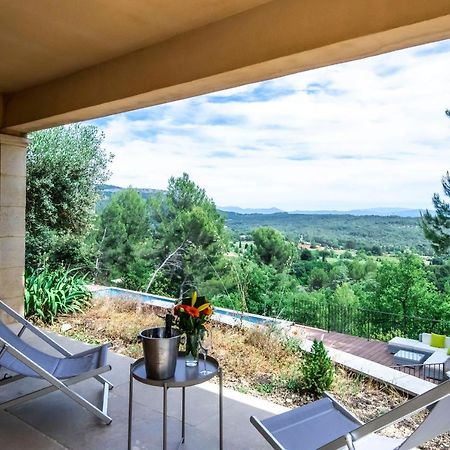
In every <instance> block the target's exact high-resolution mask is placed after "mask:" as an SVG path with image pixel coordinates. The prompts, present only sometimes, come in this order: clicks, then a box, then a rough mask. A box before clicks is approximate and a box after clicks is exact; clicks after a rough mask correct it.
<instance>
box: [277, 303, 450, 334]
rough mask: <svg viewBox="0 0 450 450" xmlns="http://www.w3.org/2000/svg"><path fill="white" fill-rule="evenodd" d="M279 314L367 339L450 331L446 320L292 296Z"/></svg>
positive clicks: (293, 319)
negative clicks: (289, 302) (287, 305)
mask: <svg viewBox="0 0 450 450" xmlns="http://www.w3.org/2000/svg"><path fill="white" fill-rule="evenodd" d="M280 316H281V317H282V318H285V319H287V320H292V321H294V322H296V323H298V324H301V325H307V326H311V327H315V328H321V329H324V330H327V331H336V332H338V333H344V334H350V335H353V336H361V337H366V338H367V339H379V340H386V341H387V340H389V339H390V338H392V337H393V336H404V337H409V338H413V339H417V338H418V335H419V334H420V333H432V332H433V333H439V334H445V335H447V336H448V335H450V320H438V319H431V318H424V317H414V316H406V315H403V314H401V313H391V312H384V311H375V310H370V309H364V308H359V307H356V306H349V305H339V304H334V303H329V302H318V301H308V300H304V299H296V300H293V301H292V303H291V304H290V305H289V307H287V308H285V309H284V310H283V312H282V313H281V315H280Z"/></svg>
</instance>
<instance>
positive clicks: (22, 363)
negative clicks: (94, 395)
mask: <svg viewBox="0 0 450 450" xmlns="http://www.w3.org/2000/svg"><path fill="white" fill-rule="evenodd" d="M0 311H3V312H4V313H6V314H7V315H8V316H10V317H11V318H13V319H14V320H15V321H16V322H18V323H19V324H20V325H21V326H22V327H21V328H20V331H19V332H18V333H17V334H16V333H14V332H13V331H12V329H11V328H10V327H9V326H7V325H5V324H4V323H3V322H2V321H1V320H0V368H3V369H5V370H6V371H7V372H8V376H7V377H4V378H3V379H2V380H0V387H1V386H4V385H6V384H9V383H12V382H14V381H17V380H19V379H21V378H24V377H32V378H40V379H43V380H45V381H47V382H48V386H46V387H44V388H41V389H39V390H37V391H33V392H30V393H28V394H24V395H22V396H20V397H17V398H13V399H11V400H8V401H4V402H3V403H0V410H4V409H7V408H11V407H13V406H17V405H19V404H22V403H24V402H26V401H29V400H33V399H35V398H38V397H41V396H42V395H45V394H49V393H50V392H54V391H57V390H59V391H61V392H63V393H64V394H66V395H67V396H68V397H69V398H71V399H72V400H74V401H75V402H77V403H78V404H79V405H81V406H82V407H83V408H85V409H86V410H88V411H89V412H91V413H92V414H94V415H95V416H97V417H98V418H99V419H101V420H102V421H103V422H105V423H106V424H110V423H111V420H112V419H111V417H109V416H108V392H109V390H110V389H112V387H113V385H112V384H111V383H110V382H109V381H107V380H105V379H104V378H103V377H101V376H100V374H102V373H104V372H107V371H109V370H111V366H109V365H107V363H106V360H107V353H108V347H109V346H110V344H105V345H101V346H98V347H95V348H91V349H89V350H86V351H84V352H81V353H77V354H72V353H70V352H69V351H67V350H66V349H65V348H63V347H62V346H61V345H59V344H58V343H57V342H55V341H54V340H53V339H51V338H50V337H49V336H47V335H46V334H45V333H43V332H42V331H41V330H39V329H38V328H36V327H35V326H34V325H33V324H31V323H30V322H28V321H27V320H25V319H24V318H23V317H22V316H20V315H19V314H17V313H16V312H15V311H14V310H13V309H11V308H10V307H9V306H7V305H6V304H5V303H4V302H2V301H0ZM25 330H29V331H30V332H32V333H33V334H34V335H36V336H37V337H38V338H40V339H41V340H42V341H44V342H45V343H47V344H48V345H50V346H51V347H52V348H53V349H55V350H57V351H58V352H59V353H60V354H61V355H62V356H53V355H50V354H47V353H44V352H42V351H40V350H38V349H37V348H35V347H33V346H31V345H30V344H28V343H26V342H25V341H24V340H23V339H22V334H23V333H24V331H25ZM10 372H13V373H12V374H11V376H9V373H10ZM93 377H94V378H96V379H97V381H99V382H100V383H101V384H102V385H103V402H102V408H101V409H99V408H98V407H96V406H95V405H93V404H92V403H90V402H89V401H88V400H86V399H85V398H84V397H82V396H81V395H80V394H78V393H76V392H74V391H73V390H72V389H71V388H70V386H72V385H74V384H76V383H79V382H81V381H85V380H87V379H89V378H93Z"/></svg>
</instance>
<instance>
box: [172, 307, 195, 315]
mask: <svg viewBox="0 0 450 450" xmlns="http://www.w3.org/2000/svg"><path fill="white" fill-rule="evenodd" d="M173 312H174V314H175V315H177V316H179V315H180V312H185V313H187V314H189V315H190V316H192V317H199V316H200V313H199V311H198V309H197V308H195V307H194V306H189V305H178V306H175V309H174V311H173Z"/></svg>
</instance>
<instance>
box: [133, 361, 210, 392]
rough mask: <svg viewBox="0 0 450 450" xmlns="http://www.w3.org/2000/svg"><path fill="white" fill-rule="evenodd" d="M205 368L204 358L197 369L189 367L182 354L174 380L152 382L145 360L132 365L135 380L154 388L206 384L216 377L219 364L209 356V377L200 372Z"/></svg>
mask: <svg viewBox="0 0 450 450" xmlns="http://www.w3.org/2000/svg"><path fill="white" fill-rule="evenodd" d="M204 368H205V365H204V363H203V358H199V361H198V365H197V366H196V367H187V366H186V363H185V359H184V355H183V354H182V353H180V354H179V355H178V358H177V366H176V368H175V375H174V376H173V377H172V378H167V379H166V380H152V379H150V378H147V374H146V373H145V365H144V358H140V359H138V360H137V361H135V362H134V363H133V364H132V365H131V373H132V376H133V378H134V379H135V380H138V381H140V382H141V383H145V384H151V385H152V386H164V384H167V387H186V386H194V385H196V384H200V383H204V382H205V381H208V380H210V379H211V378H213V377H215V376H216V375H217V373H218V370H219V363H218V362H217V361H216V360H215V359H214V358H212V357H211V356H207V357H206V370H209V371H210V373H209V374H207V375H203V374H201V373H200V372H201V371H202V370H204Z"/></svg>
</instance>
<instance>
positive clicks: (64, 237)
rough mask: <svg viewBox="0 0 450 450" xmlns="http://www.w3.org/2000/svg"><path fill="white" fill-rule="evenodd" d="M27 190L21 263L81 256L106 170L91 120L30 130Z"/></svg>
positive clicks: (105, 159) (100, 137)
mask: <svg viewBox="0 0 450 450" xmlns="http://www.w3.org/2000/svg"><path fill="white" fill-rule="evenodd" d="M29 139H30V144H29V147H28V151H27V192H26V203H27V206H26V233H27V237H26V263H27V265H28V266H37V265H38V264H39V262H40V261H42V260H43V259H44V258H47V259H49V260H50V261H55V262H63V263H66V262H67V263H69V262H74V260H75V262H79V260H82V259H83V252H84V251H87V250H86V249H84V250H83V248H82V247H83V245H84V239H85V237H86V235H87V234H88V233H89V231H90V228H91V227H92V224H93V220H94V214H95V205H96V202H97V200H98V198H99V196H98V191H97V186H98V185H99V184H101V183H104V182H105V181H106V180H107V179H108V177H109V173H108V170H107V165H108V162H109V160H110V156H109V155H108V154H107V152H106V151H105V150H104V149H103V148H102V142H103V134H102V133H101V132H100V131H99V130H98V128H97V127H95V126H92V125H81V124H77V125H70V126H66V127H56V128H51V129H48V130H43V131H37V132H34V133H31V134H30V135H29Z"/></svg>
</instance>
